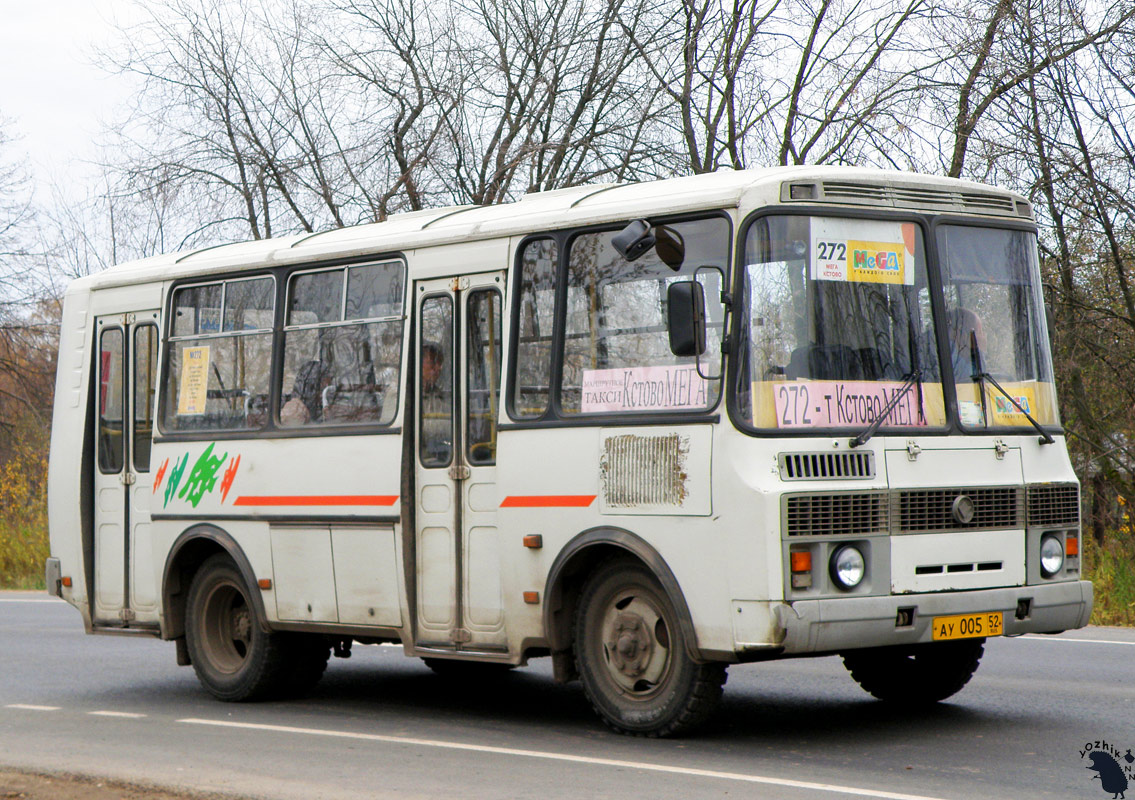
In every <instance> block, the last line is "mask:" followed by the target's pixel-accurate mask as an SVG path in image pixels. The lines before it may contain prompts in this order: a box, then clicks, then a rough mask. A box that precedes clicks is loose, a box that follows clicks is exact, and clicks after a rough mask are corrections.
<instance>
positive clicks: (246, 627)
mask: <svg viewBox="0 0 1135 800" xmlns="http://www.w3.org/2000/svg"><path fill="white" fill-rule="evenodd" d="M232 626H233V639H236V640H237V641H240V642H247V641H248V639H249V636H250V635H251V634H252V620H251V619H250V618H249V614H248V609H247V608H241V609H236V610H234V611H233V616H232Z"/></svg>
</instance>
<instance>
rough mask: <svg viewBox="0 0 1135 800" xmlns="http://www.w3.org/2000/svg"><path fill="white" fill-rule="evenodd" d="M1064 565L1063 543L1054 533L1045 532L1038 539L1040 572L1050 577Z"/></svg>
mask: <svg viewBox="0 0 1135 800" xmlns="http://www.w3.org/2000/svg"><path fill="white" fill-rule="evenodd" d="M1063 566H1064V545H1063V543H1062V542H1061V541H1060V537H1059V536H1057V535H1056V534H1052V533H1050V534H1047V535H1046V536H1044V537H1043V538H1042V539H1041V540H1040V574H1041V575H1043V576H1044V577H1046V578H1051V577H1052V576H1053V575H1055V574H1056V573H1057V572H1059V571H1060V568H1061V567H1063Z"/></svg>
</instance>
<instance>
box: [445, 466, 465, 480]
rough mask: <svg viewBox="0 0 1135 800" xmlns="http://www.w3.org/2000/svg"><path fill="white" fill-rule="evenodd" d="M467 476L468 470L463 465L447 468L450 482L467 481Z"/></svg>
mask: <svg viewBox="0 0 1135 800" xmlns="http://www.w3.org/2000/svg"><path fill="white" fill-rule="evenodd" d="M469 475H470V473H469V468H468V467H467V466H465V465H464V464H454V465H453V466H452V467H450V468H449V477H450V479H451V480H455V481H467V480H469Z"/></svg>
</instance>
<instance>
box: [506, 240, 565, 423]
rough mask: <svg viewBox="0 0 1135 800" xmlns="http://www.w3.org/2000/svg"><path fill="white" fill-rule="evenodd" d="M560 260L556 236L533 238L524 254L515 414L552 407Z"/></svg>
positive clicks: (534, 414)
mask: <svg viewBox="0 0 1135 800" xmlns="http://www.w3.org/2000/svg"><path fill="white" fill-rule="evenodd" d="M556 260H557V247H556V242H555V240H553V239H536V240H534V241H531V242H529V243H528V244H527V245H525V247H524V252H523V254H522V255H521V258H520V286H519V289H518V291H517V293H516V302H517V303H518V304H519V305H520V310H519V311H520V313H519V315H518V317H517V320H518V323H519V324H518V325H517V330H516V339H517V344H516V360H515V365H514V367H513V369H514V370H515V372H514V374H515V380H514V381H513V396H512V415H513V416H514V417H516V418H518V419H535V418H536V417H541V416H543V415H544V412H545V411H547V410H548V396H549V385H550V383H551V375H552V323H553V320H554V311H555V305H556V304H555V298H556Z"/></svg>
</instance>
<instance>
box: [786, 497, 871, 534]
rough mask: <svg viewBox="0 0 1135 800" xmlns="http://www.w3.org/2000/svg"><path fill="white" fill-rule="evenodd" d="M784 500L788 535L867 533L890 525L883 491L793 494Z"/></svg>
mask: <svg viewBox="0 0 1135 800" xmlns="http://www.w3.org/2000/svg"><path fill="white" fill-rule="evenodd" d="M786 501H787V502H786V504H785V517H786V519H785V522H786V524H785V529H786V530H787V532H788V535H789V536H868V535H870V534H875V533H886V532H887V529H888V527H889V521H888V503H887V494H886V492H872V493H864V494H805V495H793V496H790V497H787V498H786Z"/></svg>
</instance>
